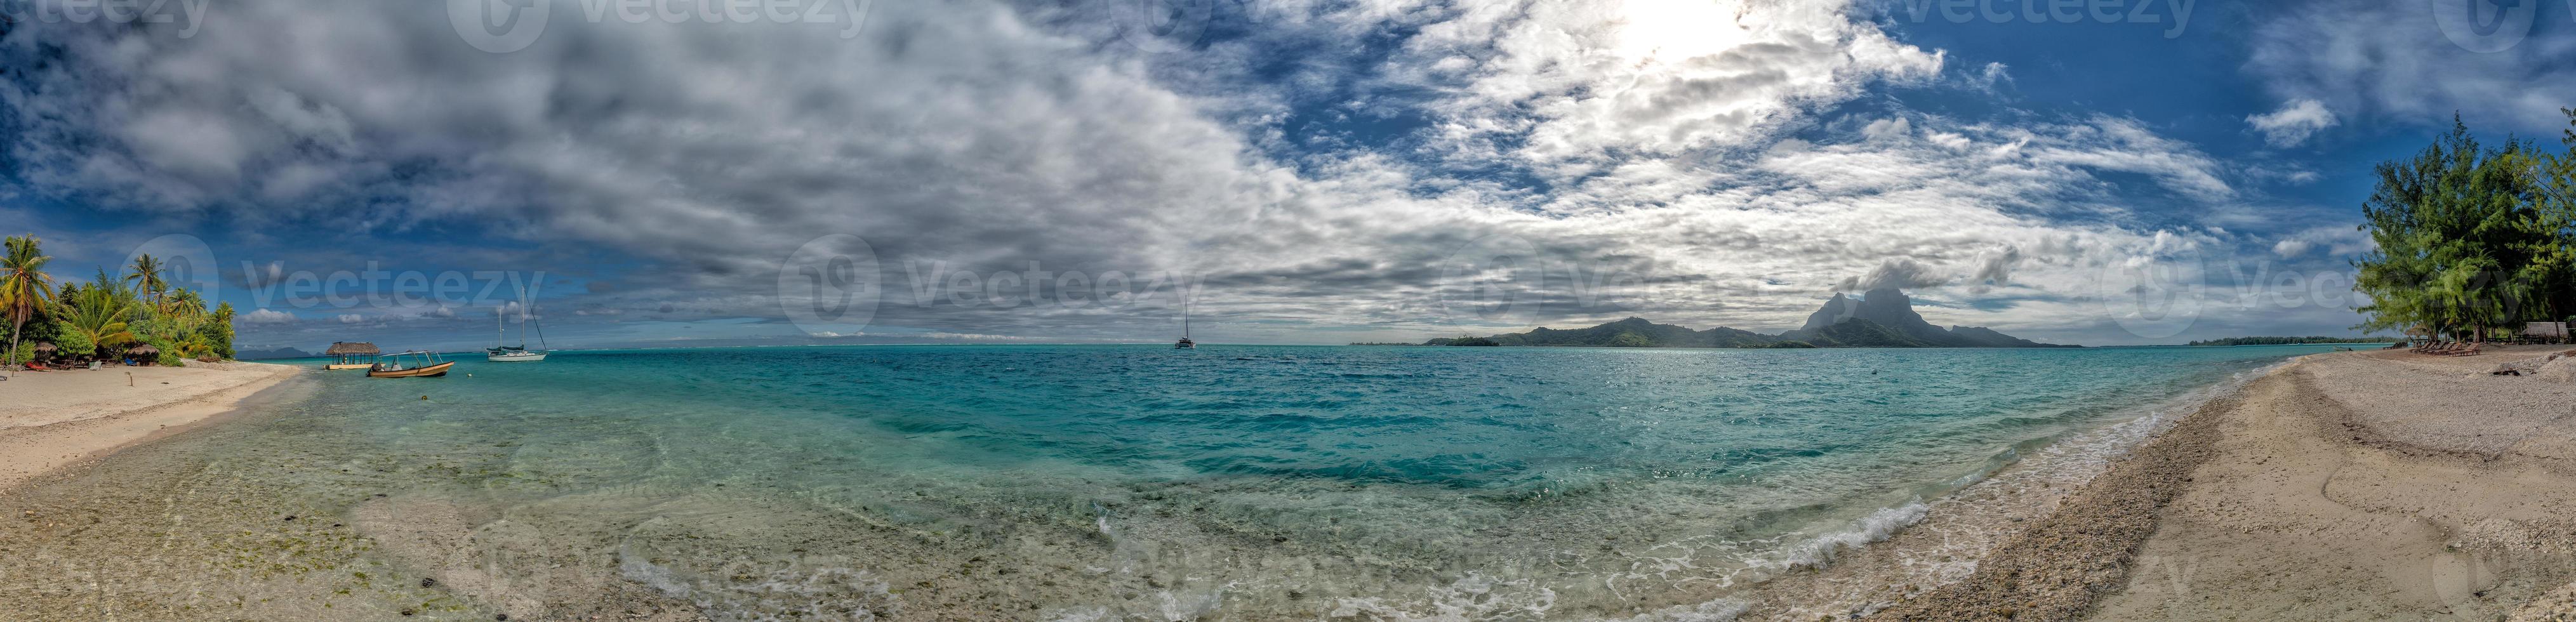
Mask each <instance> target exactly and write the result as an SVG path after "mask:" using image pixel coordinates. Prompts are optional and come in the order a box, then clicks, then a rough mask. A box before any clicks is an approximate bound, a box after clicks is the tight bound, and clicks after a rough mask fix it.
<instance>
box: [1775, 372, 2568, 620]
mask: <svg viewBox="0 0 2576 622" xmlns="http://www.w3.org/2000/svg"><path fill="white" fill-rule="evenodd" d="M2561 349H2563V347H2559V348H2542V347H2528V348H2508V349H2505V350H2504V351H2503V352H2497V353H2490V354H2488V355H2484V356H2477V357H2464V358H2459V359H2444V358H2441V357H2425V356H2415V355H2409V354H2407V353H2405V352H2404V351H2396V352H2387V351H2374V350H2364V351H2359V352H2337V353H2326V354H2317V355H2308V356H2302V357H2298V358H2297V359H2293V360H2292V361H2291V362H2289V363H2287V364H2284V365H2281V366H2279V367H2276V368H2274V369H2272V370H2270V371H2269V372H2268V373H2266V374H2264V375H2263V376H2262V377H2260V378H2256V379H2254V380H2253V381H2251V382H2248V383H2246V384H2244V385H2242V386H2240V387H2238V388H2237V389H2236V390H2235V391H2233V392H2231V393H2229V394H2227V395H2223V396H2219V397H2216V398H2214V399H2212V400H2210V401H2209V402H2207V403H2206V404H2204V405H2203V406H2201V407H2200V408H2199V409H2197V410H2196V411H2194V412H2192V413H2191V414H2190V415H2188V416H2186V417H2183V418H2182V419H2181V420H2180V421H2177V422H2175V423H2174V424H2173V425H2172V427H2170V428H2168V429H2165V430H2163V431H2162V432H2160V433H2158V434H2156V435H2155V436H2154V437H2153V438H2151V439H2149V440H2147V441H2146V442H2145V443H2143V444H2141V445H2139V446H2137V447H2136V448H2134V449H2133V450H2132V451H2131V452H2129V453H2128V454H2127V455H2125V456H2123V457H2122V458H2121V459H2119V460H2118V461H2117V462H2116V463H2115V464H2113V465H2112V466H2111V468H2110V469H2108V470H2106V471H2105V472H2103V473H2101V474H2099V475H2097V476H2096V477H2094V478H2092V479H2091V480H2090V481H2087V482H2085V483H2083V484H2082V485H2081V486H2080V487H2079V488H2078V489H2077V490H2075V491H2073V492H2071V493H2070V494H2068V495H2067V496H2066V497H2065V498H2064V500H2063V502H2062V504H2061V505H2059V507H2057V508H2056V509H2055V510H2054V511H2051V512H2048V513H2046V514H2045V515H2044V516H2042V517H2040V518H2037V519H2034V520H2032V521H2030V522H2029V524H2028V526H2027V527H2025V528H2024V529H2022V530H2021V531H2019V532H2018V533H2014V534H2012V535H2010V536H2008V537H2007V538H2006V539H2005V540H2004V541H2003V542H2002V543H2001V544H1999V545H1997V546H1996V547H1994V548H1993V549H1992V550H1990V551H1988V552H1987V553H1986V554H1985V555H1983V556H1980V557H1979V558H1977V559H1976V560H1975V562H1974V564H1975V569H1974V570H1973V571H1972V572H1971V573H1970V574H1969V575H1968V576H1967V577H1966V578H1965V579H1963V580H1959V581H1955V582H1951V583H1947V584H1944V585H1941V586H1938V587H1935V588H1932V589H1929V590H1926V591H1923V592H1920V593H1915V594H1911V595H1909V596H1907V597H1905V598H1903V599H1902V600H1899V601H1896V602H1893V603H1888V604H1887V606H1885V608H1883V609H1879V610H1876V611H1869V612H1866V613H1867V616H1866V617H1869V618H1872V619H1888V620H2016V621H2023V620H2086V619H2100V620H2128V619H2182V620H2227V619H2383V618H2389V617H2413V618H2428V617H2430V618H2450V619H2480V620H2494V619H2505V618H2507V617H2510V619H2513V620H2565V619H2569V618H2570V617H2576V583H2568V582H2569V581H2570V579H2571V578H2576V521H2569V520H2567V519H2566V517H2564V516H2559V515H2557V514H2563V511H2561V512H2557V513H2556V514H2553V513H2552V512H2551V511H2550V510H2549V509H2547V508H2564V507H2576V505H2570V504H2576V431H2571V430H2569V429H2568V427H2567V425H2566V424H2567V423H2569V422H2570V421H2571V420H2576V410H2566V409H2568V408H2569V406H2570V405H2576V401H2568V398H2570V397H2571V396H2576V383H2570V382H2567V381H2564V380H2547V379H2542V378H2535V377H2506V376H2488V375H2486V374H2485V373H2484V372H2485V370H2486V369H2488V368H2490V367H2492V366H2494V365H2495V364H2497V363H2501V362H2508V361H2514V360H2517V359H2522V358H2525V357H2529V356H2536V355H2540V354H2543V353H2547V352H2553V351H2559V350H2561ZM2553 404H2554V407H2555V409H2557V410H2552V409H2551V406H2550V405H2553ZM2553 426H2554V427H2553ZM2490 433H2493V434H2494V435H2496V436H2503V435H2505V434H2507V433H2511V434H2513V435H2514V436H2513V437H2512V438H2489V436H2490ZM1771 613H1783V612H1771ZM1774 617H1776V618H1778V619H1788V618H1786V617H1779V616H1774ZM1810 617H1812V616H1810Z"/></svg>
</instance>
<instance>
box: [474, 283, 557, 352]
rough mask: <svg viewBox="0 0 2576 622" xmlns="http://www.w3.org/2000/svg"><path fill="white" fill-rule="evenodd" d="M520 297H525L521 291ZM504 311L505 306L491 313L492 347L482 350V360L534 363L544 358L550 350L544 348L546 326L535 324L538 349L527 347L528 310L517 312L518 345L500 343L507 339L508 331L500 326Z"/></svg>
mask: <svg viewBox="0 0 2576 622" xmlns="http://www.w3.org/2000/svg"><path fill="white" fill-rule="evenodd" d="M521 298H522V299H524V298H525V294H524V293H522V295H521ZM505 312H507V309H506V308H504V309H503V310H502V311H500V312H495V313H493V315H492V333H493V337H494V339H493V344H492V348H491V349H488V350H484V351H483V360H486V361H491V362H494V363H534V362H537V361H542V360H546V354H547V353H549V352H552V350H547V349H545V343H546V327H545V325H543V324H539V325H537V346H538V349H535V350H530V349H528V312H527V311H524V310H522V311H520V312H519V345H517V346H506V345H501V343H503V342H504V340H507V339H509V333H508V332H506V331H505V330H504V329H503V328H502V326H501V315H502V313H505Z"/></svg>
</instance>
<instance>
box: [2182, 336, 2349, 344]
mask: <svg viewBox="0 0 2576 622" xmlns="http://www.w3.org/2000/svg"><path fill="white" fill-rule="evenodd" d="M2397 341H2400V340H2399V339H2398V338H2396V337H2228V338H2226V339H2208V340H2202V341H2194V342H2191V343H2186V344H2183V345H2187V346H2294V345H2301V344H2310V343H2396V342H2397Z"/></svg>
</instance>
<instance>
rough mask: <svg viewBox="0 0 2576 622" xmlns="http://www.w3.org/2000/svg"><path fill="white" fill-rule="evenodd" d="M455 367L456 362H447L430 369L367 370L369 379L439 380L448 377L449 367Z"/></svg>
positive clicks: (429, 367) (432, 366)
mask: <svg viewBox="0 0 2576 622" xmlns="http://www.w3.org/2000/svg"><path fill="white" fill-rule="evenodd" d="M454 366H456V362H455V361H448V362H445V363H439V364H437V365H431V366H428V367H414V368H411V369H392V370H386V369H370V370H367V377H369V378H438V377H443V376H446V375H447V368H449V367H454Z"/></svg>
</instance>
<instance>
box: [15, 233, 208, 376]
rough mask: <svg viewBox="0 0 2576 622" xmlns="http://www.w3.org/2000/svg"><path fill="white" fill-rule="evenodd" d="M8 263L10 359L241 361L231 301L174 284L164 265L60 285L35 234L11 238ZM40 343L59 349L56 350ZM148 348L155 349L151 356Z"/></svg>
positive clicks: (147, 264) (143, 263)
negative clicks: (236, 356) (209, 302)
mask: <svg viewBox="0 0 2576 622" xmlns="http://www.w3.org/2000/svg"><path fill="white" fill-rule="evenodd" d="M7 247H8V248H7V255H6V257H5V258H0V316H5V317H6V318H7V320H8V323H9V344H8V348H7V350H5V352H6V357H7V358H6V359H5V360H6V361H7V362H8V364H10V365H12V366H19V365H25V364H27V363H29V362H32V361H45V360H50V361H56V362H62V363H80V362H85V361H91V360H111V361H113V360H124V359H127V358H131V357H135V356H141V357H143V358H146V359H148V360H149V361H150V362H153V363H156V364H160V365H182V364H184V363H185V361H189V360H200V361H217V360H228V359H231V358H233V322H232V320H233V308H232V304H231V303H221V304H216V305H214V306H213V307H211V308H209V307H207V306H206V301H205V296H204V295H203V294H201V293H199V292H196V291H193V290H189V289H187V288H184V287H176V286H173V285H172V284H171V283H170V280H169V275H168V274H166V268H165V267H163V264H162V262H161V261H160V260H159V259H157V258H154V257H152V256H151V255H138V256H136V257H135V259H134V262H133V263H132V264H130V265H128V266H125V268H124V269H125V272H123V273H117V274H111V273H109V272H108V271H107V270H105V269H100V270H98V272H97V275H96V276H95V277H93V278H91V279H90V280H89V281H87V282H80V281H75V280H69V279H64V280H61V281H57V280H56V279H55V277H54V276H52V275H49V274H47V273H46V272H45V271H44V268H45V266H46V265H47V264H48V263H50V262H51V261H52V260H53V258H52V257H47V256H45V254H44V252H43V250H42V248H41V241H40V240H38V239H37V238H36V236H35V235H33V234H30V235H24V236H12V237H9V238H7ZM38 344H51V345H52V346H53V347H52V348H51V349H50V350H49V351H40V350H47V349H46V348H42V347H39V346H38ZM141 346H151V350H150V351H148V352H149V353H148V354H136V353H137V352H142V350H140V347H141Z"/></svg>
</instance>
